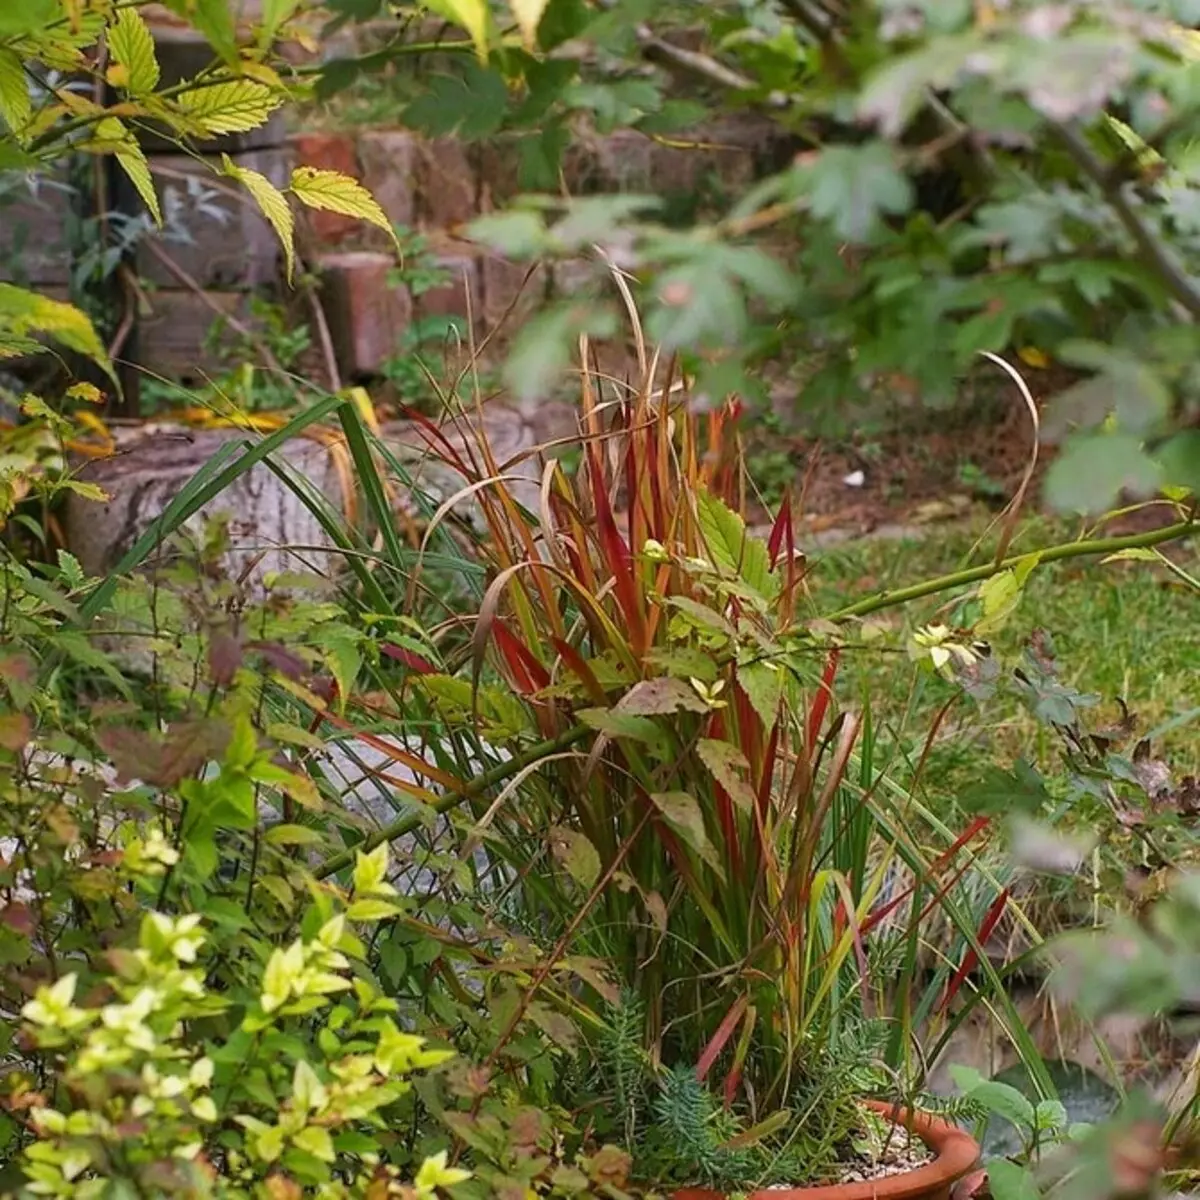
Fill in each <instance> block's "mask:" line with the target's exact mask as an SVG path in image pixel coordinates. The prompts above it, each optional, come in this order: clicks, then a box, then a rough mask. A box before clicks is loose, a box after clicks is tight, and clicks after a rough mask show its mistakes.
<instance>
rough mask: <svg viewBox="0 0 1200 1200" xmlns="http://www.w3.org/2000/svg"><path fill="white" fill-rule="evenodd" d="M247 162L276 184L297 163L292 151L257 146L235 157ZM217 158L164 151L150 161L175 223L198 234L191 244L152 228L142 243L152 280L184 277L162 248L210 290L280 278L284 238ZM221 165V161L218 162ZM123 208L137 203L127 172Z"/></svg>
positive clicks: (144, 267) (143, 264)
mask: <svg viewBox="0 0 1200 1200" xmlns="http://www.w3.org/2000/svg"><path fill="white" fill-rule="evenodd" d="M231 157H233V159H234V161H235V162H236V163H237V164H238V166H241V167H247V168H249V169H250V170H252V171H257V172H258V173H259V174H260V175H265V176H266V177H267V179H269V180H270V181H271V182H272V183H273V184H275V186H276V187H283V186H285V185H286V184H287V180H288V169H289V160H288V155H287V152H286V151H285V150H282V149H278V148H276V149H267V150H252V151H249V152H247V153H245V154H238V155H233V156H231ZM213 165H214V164H212V163H210V162H208V161H205V160H197V159H195V158H192V157H190V156H189V155H186V154H176V155H161V156H156V157H154V158H152V159H151V160H150V169H151V171H152V172H153V173H154V178H155V183H156V186H157V187H158V189H159V192H160V193H161V195H162V201H163V205H164V207H165V208H166V210H167V212H168V213H169V214H171V216H172V221H171V224H172V225H173V226H181V227H182V228H183V229H185V230H186V231H187V233H188V236H189V237H190V239H191V240H190V241H187V242H184V241H181V240H179V239H178V238H166V237H164V236H162V235H161V234H157V233H151V234H150V235H149V236H148V237H147V238H144V239H142V240H141V241H139V242H138V249H137V269H138V274H139V275H140V276H141V277H142V278H143V279H147V280H149V281H150V282H151V283H155V284H160V285H162V286H164V287H178V286H179V279H178V278H177V277H176V276H175V275H174V274H172V272H171V271H170V270H169V269H168V268H167V267H166V266H164V264H163V262H162V260H161V259H160V258H159V256H158V255H157V254H155V253H153V251H152V250H151V246H157V247H158V248H159V249H160V250H161V251H162V253H164V254H166V255H167V256H169V257H170V259H171V260H172V261H173V262H174V263H175V264H176V265H177V266H179V267H180V268H181V269H182V270H184V271H186V272H187V274H188V275H190V276H191V277H192V278H193V279H194V280H195V281H196V282H197V283H199V284H200V286H201V287H205V288H225V289H229V288H232V289H238V288H256V287H262V286H269V285H273V284H275V283H277V282H278V281H279V278H280V260H281V258H282V249H281V246H280V243H279V237H278V235H277V234H276V233H275V231H274V230H273V229H272V228H271V226H270V225H269V224H268V222H267V220H266V219H265V218H264V217H263V215H262V213H261V212H259V210H258V206H257V205H255V204H254V203H252V202H249V203H248V200H249V197H248V195H247V194H246V193H244V192H240V191H237V190H236V189H234V188H232V187H230V181H229V180H222V179H219V178H218V177H217V176H216V175H215V174H214V172H213ZM215 166H216V167H217V169H218V170H219V169H220V163H219V161H218V162H216V163H215ZM120 191H121V194H122V201H121V203H122V206H123V207H124V206H126V201H127V202H128V206H132V207H134V208H136V207H137V206H138V204H139V202H138V201H137V199H136V197H135V196H134V195H133V190H132V185H131V184H129V183H128V182H127V181H126V180H125V179H124V177H123V176H122V177H121V181H120Z"/></svg>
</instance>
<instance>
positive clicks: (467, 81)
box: [401, 59, 508, 141]
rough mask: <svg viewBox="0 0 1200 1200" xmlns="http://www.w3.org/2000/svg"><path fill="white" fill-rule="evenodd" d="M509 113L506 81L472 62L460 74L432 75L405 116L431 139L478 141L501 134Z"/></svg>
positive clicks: (406, 119)
mask: <svg viewBox="0 0 1200 1200" xmlns="http://www.w3.org/2000/svg"><path fill="white" fill-rule="evenodd" d="M507 111H508V87H507V85H506V84H505V82H504V77H503V76H502V75H501V74H500V72H499V71H495V70H492V69H490V68H486V67H481V66H480V65H479V63H477V62H476V61H475V60H474V59H470V60H469V61H467V62H464V63H462V64H461V67H460V71H459V73H458V74H453V75H451V74H448V73H446V74H436V75H431V76H430V77H429V78H428V79H427V80H426V81H425V83H424V85H423V86H422V88H421V90H420V92H419V93H418V95H417V97H416V99H415V100H413V102H412V103H411V104H410V105H409V106H408V107H407V108H406V109H405V110H404V112H403V113H402V114H401V116H402V119H403V121H404V124H405V125H406V126H407V127H408V128H410V129H415V130H417V131H419V132H420V133H423V134H425V135H426V136H428V137H445V136H447V135H449V134H454V135H456V136H457V137H460V138H462V139H463V141H478V140H479V139H481V138H486V137H490V136H491V135H492V134H494V133H496V131H497V130H499V128H500V127H501V125H502V124H503V123H504V117H505V114H506V112H507Z"/></svg>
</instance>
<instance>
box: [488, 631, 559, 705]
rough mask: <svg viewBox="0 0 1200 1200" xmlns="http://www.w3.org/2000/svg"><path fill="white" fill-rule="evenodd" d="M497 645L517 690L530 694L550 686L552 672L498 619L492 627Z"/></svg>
mask: <svg viewBox="0 0 1200 1200" xmlns="http://www.w3.org/2000/svg"><path fill="white" fill-rule="evenodd" d="M492 635H493V637H494V638H495V639H496V646H497V647H498V648H499V650H500V653H501V654H502V655H504V661H505V662H506V663H507V664H508V669H509V670H510V671H511V672H512V676H513V686H514V687H516V689H517V691H519V692H522V693H524V694H525V695H530V694H531V693H533V692H540V691H541V690H542V688H545V687H549V686H550V672H549V671H547V670H546V668H545V667H544V666H542V664H541V663H540V662H538V660H537V658H536V657H535V656H534V654H533V652H532V651H531V650H530V649H529V647H528V646H526V645H525V643H524V642H522V641H521V639H520V638H519V637H517V636H516V634H514V633H513V632H512V630H511V629H509V628H508V626H507V625H506V624H505V622H504V621H497V622H496V624H495V626H494V627H493V629H492Z"/></svg>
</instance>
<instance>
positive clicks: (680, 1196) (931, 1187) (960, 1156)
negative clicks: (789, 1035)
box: [672, 1101, 979, 1200]
mask: <svg viewBox="0 0 1200 1200" xmlns="http://www.w3.org/2000/svg"><path fill="white" fill-rule="evenodd" d="M867 1107H868V1108H871V1109H874V1110H875V1112H877V1113H880V1114H882V1115H883V1116H886V1117H894V1118H895V1120H896V1122H897V1124H899V1125H903V1126H904V1128H906V1129H907V1130H908V1131H909V1132H910V1133H913V1134H915V1135H916V1136H917V1137H918V1138H920V1139H921V1141H922V1142H924V1143H925V1145H926V1146H927V1147H928V1148H929V1149H930V1150H931V1151H932V1152H933V1153H934V1155H935V1157H934V1159H933V1161H932V1162H928V1163H924V1164H922V1165H921V1166H919V1167H914V1168H913V1169H912V1170H911V1171H905V1172H903V1173H901V1174H898V1175H888V1176H884V1177H883V1178H880V1179H868V1180H863V1181H861V1182H854V1183H825V1184H819V1185H817V1186H815V1187H795V1188H789V1187H769V1188H763V1189H761V1190H760V1191H755V1192H750V1193H748V1194H747V1197H746V1200H950V1196H951V1193H952V1189H953V1187H954V1185H955V1184H956V1183H957V1182H958V1181H959V1180H960V1179H962V1178H963V1176H965V1175H966V1174H967V1173H968V1172H969V1171H970V1170H971V1168H972V1167H974V1166H975V1165H976V1163H978V1162H979V1144H978V1143H977V1142H976V1141H975V1139H974V1138H973V1137H971V1135H970V1134H969V1133H966V1132H965V1131H963V1130H962V1129H959V1127H958V1126H957V1125H952V1124H951V1123H950V1122H949V1121H944V1120H942V1118H941V1117H935V1116H931V1115H930V1114H929V1113H923V1112H915V1113H909V1112H908V1110H906V1109H899V1110H897V1109H896V1108H895V1107H894V1106H893V1105H890V1104H880V1103H876V1102H875V1101H868V1102H867ZM672 1200H724V1197H723V1194H722V1193H721V1192H718V1191H715V1190H713V1189H711V1188H679V1189H677V1190H676V1191H675V1193H674V1195H673V1197H672Z"/></svg>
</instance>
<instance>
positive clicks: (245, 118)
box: [176, 79, 283, 136]
mask: <svg viewBox="0 0 1200 1200" xmlns="http://www.w3.org/2000/svg"><path fill="white" fill-rule="evenodd" d="M176 103H177V104H178V105H179V109H180V111H181V112H182V113H183V115H184V116H186V117H189V118H190V119H191V120H192V121H194V122H195V123H196V124H197V125H198V126H199V127H200V129H202V130H203V131H204V132H205V133H206V134H210V135H213V136H215V135H218V134H223V133H247V132H249V131H250V130H251V129H257V128H259V126H261V125H265V124H266V122H267V119H268V118H269V117H270V115H271V114H272V113H273V112H274V111H275V110H276V109H277V108H278V107H279V106H280V105H281V104H282V103H283V96H282V95H280V94H279V93H278V92H276V91H275V90H273V89H272V88H269V87H267V85H266V84H265V83H259V82H258V81H257V80H254V79H235V80H230V81H229V82H227V83H214V84H212V85H210V86H200V87H195V88H192V89H191V90H190V91H187V92H184V93H183V94H182V95H181V96H179V97H178V99H177V101H176Z"/></svg>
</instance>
